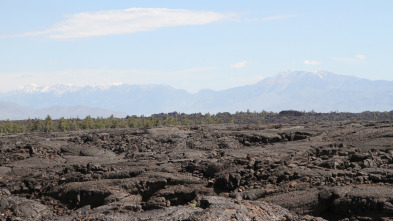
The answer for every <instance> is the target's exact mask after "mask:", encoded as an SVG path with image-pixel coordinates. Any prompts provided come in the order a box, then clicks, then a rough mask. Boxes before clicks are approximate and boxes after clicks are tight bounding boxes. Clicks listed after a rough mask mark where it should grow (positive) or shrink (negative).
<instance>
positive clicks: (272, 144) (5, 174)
mask: <svg viewBox="0 0 393 221" xmlns="http://www.w3.org/2000/svg"><path fill="white" fill-rule="evenodd" d="M368 125H370V122H356V123H355V122H347V121H345V122H325V123H309V124H305V125H301V124H298V123H296V125H290V124H280V125H205V126H172V127H156V128H150V129H112V130H92V131H79V132H69V133H68V132H66V133H51V134H23V135H2V136H1V137H0V188H1V189H0V190H1V191H0V210H1V211H0V212H1V213H0V220H323V219H328V220H388V219H389V218H391V217H393V192H392V189H393V146H392V143H393V136H390V135H391V134H392V127H390V126H387V125H390V124H388V123H384V122H383V123H379V122H372V125H373V126H368ZM318 217H319V218H318Z"/></svg>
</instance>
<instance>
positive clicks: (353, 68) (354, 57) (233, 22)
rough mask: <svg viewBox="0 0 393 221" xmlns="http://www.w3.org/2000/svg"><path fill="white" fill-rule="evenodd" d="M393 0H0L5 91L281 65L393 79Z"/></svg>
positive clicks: (232, 80) (179, 80) (211, 80)
mask: <svg viewBox="0 0 393 221" xmlns="http://www.w3.org/2000/svg"><path fill="white" fill-rule="evenodd" d="M392 12H393V1H391V0H374V1H371V0H370V1H367V0H362V1H359V0H356V1H354V0H346V1H336V0H332V1H310V0H297V1H293V0H288V1H283V0H277V1H264V0H258V1H257V0H243V1H233V0H225V1H224V0H216V1H214V0H213V1H212V0H209V1H205V0H199V1H184V0H156V1H153V0H127V1H126V0H116V1H109V0H83V1H80V0H78V1H77V0H56V1H53V0H34V1H31V0H0V20H1V23H0V92H6V91H11V90H15V89H18V88H20V87H22V86H25V85H29V84H32V83H34V84H37V85H45V86H51V85H55V84H73V85H80V86H81V85H88V84H101V83H106V84H110V83H126V84H165V85H170V86H172V87H174V88H177V89H185V90H187V91H189V92H191V93H195V92H197V91H199V90H202V89H212V90H223V89H227V88H232V87H237V86H242V85H247V84H253V83H256V82H258V81H260V80H262V79H264V78H267V77H271V76H273V75H275V74H277V73H279V72H283V71H288V70H294V71H316V70H326V71H330V72H333V73H336V74H342V75H350V76H356V77H361V78H367V79H370V80H389V81H393V13H392Z"/></svg>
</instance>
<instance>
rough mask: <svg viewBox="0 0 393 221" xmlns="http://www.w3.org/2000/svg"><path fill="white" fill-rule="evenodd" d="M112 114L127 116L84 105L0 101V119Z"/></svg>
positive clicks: (82, 116) (105, 115) (106, 115)
mask: <svg viewBox="0 0 393 221" xmlns="http://www.w3.org/2000/svg"><path fill="white" fill-rule="evenodd" d="M112 114H113V115H114V116H116V117H125V116H127V114H125V113H121V112H116V111H110V110H106V109H102V108H91V107H86V106H72V107H63V106H53V107H49V108H42V109H35V108H31V107H27V106H22V105H18V104H14V103H11V102H2V101H0V120H23V119H28V118H41V119H44V118H45V117H46V116H47V115H50V116H51V117H52V118H53V119H58V118H60V117H65V118H71V117H72V118H76V117H80V118H84V117H86V116H88V115H90V116H92V117H109V116H110V115H112Z"/></svg>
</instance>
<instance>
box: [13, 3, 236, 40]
mask: <svg viewBox="0 0 393 221" xmlns="http://www.w3.org/2000/svg"><path fill="white" fill-rule="evenodd" d="M234 16H235V14H233V13H217V12H211V11H196V10H186V9H167V8H129V9H125V10H109V11H98V12H82V13H78V14H72V15H68V16H66V20H65V21H62V22H59V23H55V24H54V25H53V26H52V28H49V29H47V30H44V31H39V32H30V33H24V34H21V35H19V36H37V35H47V36H49V37H50V38H55V39H76V38H87V37H94V36H104V35H118V34H129V33H136V32H143V31H152V30H155V29H158V28H164V27H175V26H185V25H204V24H209V23H213V22H219V21H226V20H229V19H231V18H233V17H234Z"/></svg>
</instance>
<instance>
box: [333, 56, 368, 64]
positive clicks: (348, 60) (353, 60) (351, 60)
mask: <svg viewBox="0 0 393 221" xmlns="http://www.w3.org/2000/svg"><path fill="white" fill-rule="evenodd" d="M366 59H367V56H366V55H364V54H356V55H354V56H353V57H352V58H343V57H334V58H332V60H334V61H341V62H345V63H357V62H360V61H364V60H366Z"/></svg>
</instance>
